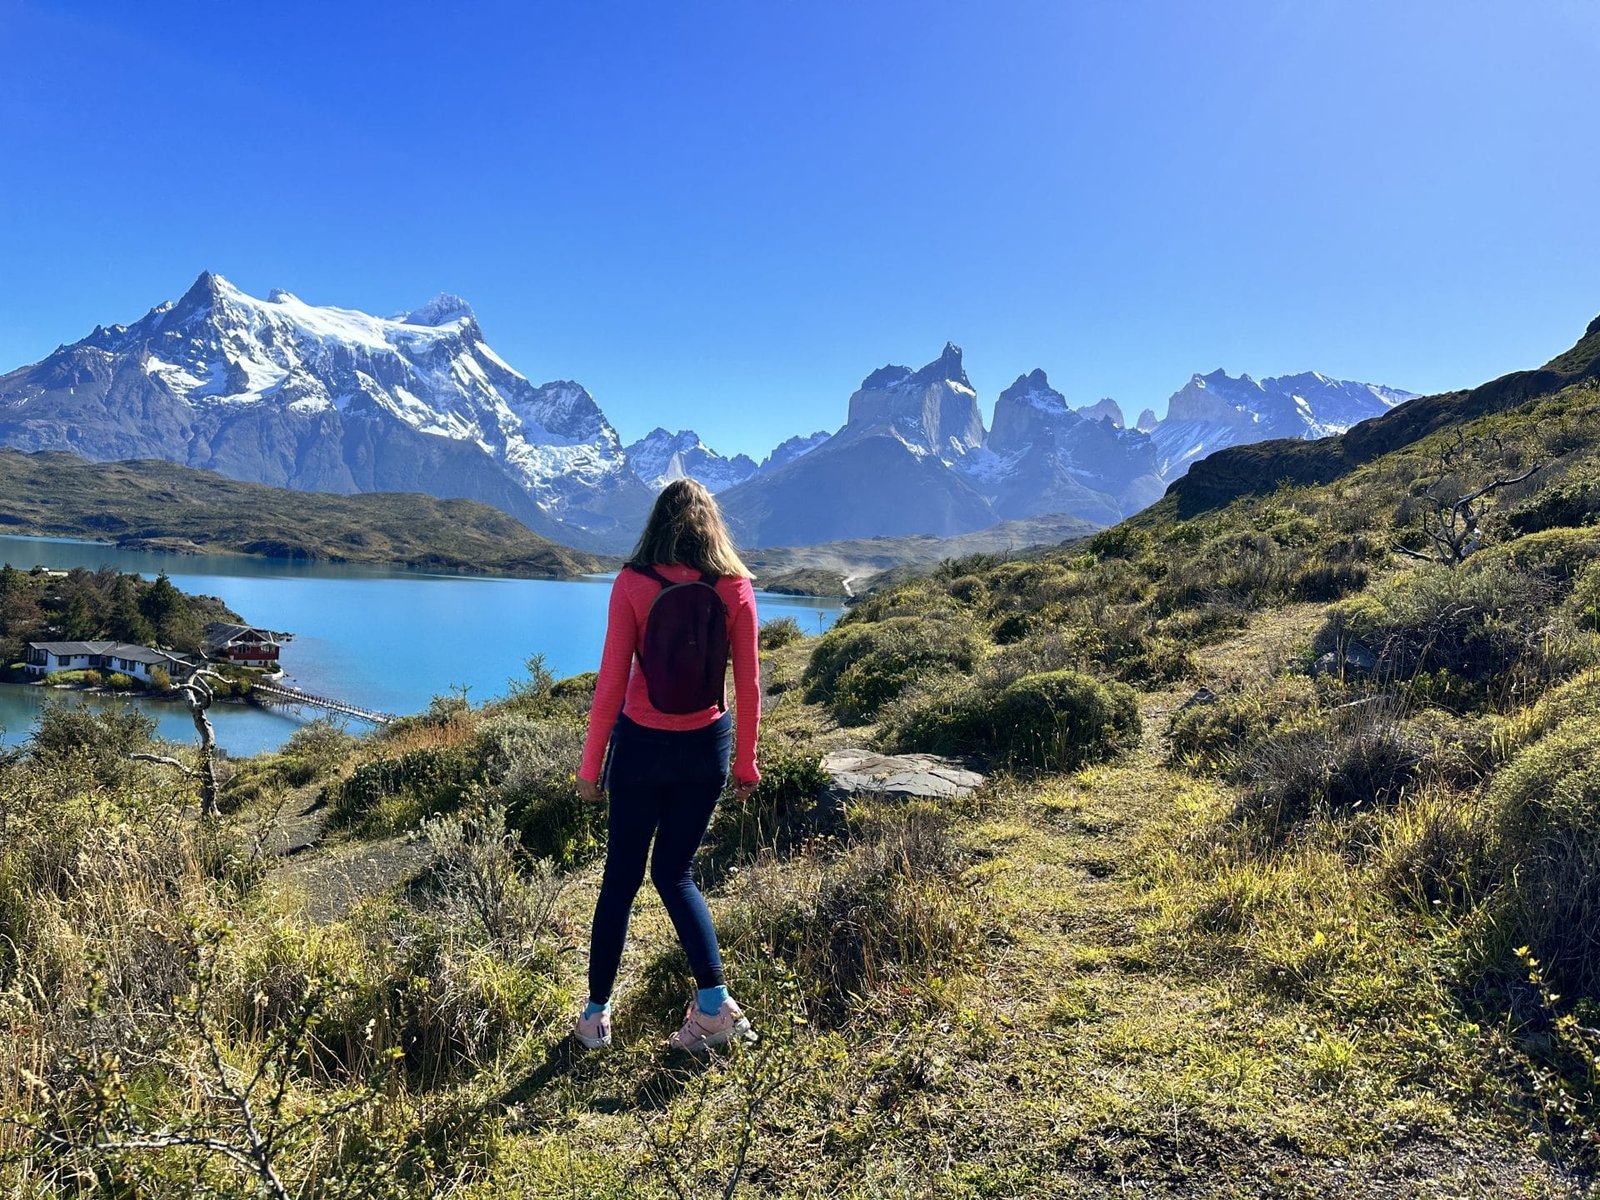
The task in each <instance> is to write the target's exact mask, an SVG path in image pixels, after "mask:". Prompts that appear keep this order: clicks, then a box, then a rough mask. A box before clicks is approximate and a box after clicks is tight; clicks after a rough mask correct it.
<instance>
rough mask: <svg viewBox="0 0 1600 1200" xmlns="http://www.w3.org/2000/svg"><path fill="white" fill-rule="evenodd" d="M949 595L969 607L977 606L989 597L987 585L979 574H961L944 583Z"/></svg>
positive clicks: (985, 601)
mask: <svg viewBox="0 0 1600 1200" xmlns="http://www.w3.org/2000/svg"><path fill="white" fill-rule="evenodd" d="M945 591H947V592H949V593H950V595H951V597H952V598H954V599H956V600H959V601H961V603H962V604H965V605H967V606H968V607H969V608H978V607H981V606H982V605H983V604H985V603H987V601H988V599H989V585H988V584H987V583H985V582H984V580H983V577H982V576H981V575H962V576H960V577H959V578H956V579H952V580H951V581H950V582H949V583H947V584H946V585H945Z"/></svg>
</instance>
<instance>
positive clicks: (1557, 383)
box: [1167, 317, 1600, 517]
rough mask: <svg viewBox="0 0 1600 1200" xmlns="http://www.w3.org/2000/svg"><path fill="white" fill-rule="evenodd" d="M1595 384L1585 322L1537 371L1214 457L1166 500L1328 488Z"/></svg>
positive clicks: (1599, 361) (1591, 340) (1599, 338)
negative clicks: (1324, 431) (1419, 445)
mask: <svg viewBox="0 0 1600 1200" xmlns="http://www.w3.org/2000/svg"><path fill="white" fill-rule="evenodd" d="M1596 379H1600V317H1596V318H1595V319H1594V320H1593V321H1591V322H1590V323H1589V327H1588V329H1587V330H1585V332H1584V336H1583V337H1582V338H1581V339H1580V340H1579V341H1578V343H1577V344H1576V345H1574V346H1573V347H1572V348H1571V349H1570V350H1568V351H1566V352H1565V353H1563V354H1558V355H1557V356H1556V357H1555V358H1553V359H1551V360H1550V361H1549V362H1548V363H1546V364H1545V365H1544V366H1543V367H1540V368H1539V369H1538V370H1536V371H1513V372H1512V373H1511V374H1510V375H1504V376H1501V377H1500V378H1499V379H1496V380H1493V381H1491V382H1489V383H1486V384H1484V385H1483V386H1482V387H1477V388H1473V389H1472V390H1471V391H1466V392H1447V393H1444V394H1443V395H1438V396H1420V397H1418V398H1417V399H1415V400H1410V401H1407V402H1406V403H1405V404H1402V405H1401V406H1400V407H1399V408H1396V409H1394V410H1392V411H1391V412H1388V413H1385V414H1384V415H1383V416H1381V417H1374V418H1373V419H1372V420H1370V421H1363V422H1362V423H1361V424H1359V425H1357V426H1356V427H1355V428H1354V429H1352V430H1350V432H1349V433H1347V434H1344V435H1343V436H1341V437H1335V438H1326V439H1323V440H1321V441H1316V442H1300V441H1273V442H1256V443H1254V444H1253V445H1249V446H1236V447H1233V448H1231V449H1228V450H1222V451H1219V452H1218V453H1216V454H1213V455H1211V456H1209V457H1208V458H1205V459H1202V460H1201V461H1200V462H1198V463H1196V464H1195V465H1194V466H1193V467H1192V468H1191V469H1190V470H1189V473H1188V474H1187V475H1185V476H1184V477H1183V478H1181V479H1179V480H1177V481H1175V482H1174V483H1173V485H1172V487H1171V489H1170V490H1169V492H1168V496H1167V502H1168V504H1169V505H1170V506H1171V507H1172V508H1173V509H1175V510H1176V513H1177V515H1179V516H1183V517H1187V516H1193V515H1194V514H1196V513H1199V512H1204V511H1206V510H1207V509H1211V508H1215V507H1217V506H1219V505H1222V504H1226V503H1227V502H1228V501H1230V500H1233V499H1236V498H1238V497H1240V496H1246V495H1260V494H1262V493H1263V492H1267V491H1271V490H1272V489H1273V488H1275V487H1276V486H1278V485H1279V484H1280V483H1295V484H1316V483H1327V482H1330V481H1331V480H1334V479H1337V478H1339V477H1340V476H1342V475H1345V474H1348V473H1349V472H1350V471H1352V470H1354V469H1355V468H1356V467H1358V466H1360V465H1361V464H1363V463H1367V462H1371V461H1372V460H1373V459H1375V458H1377V457H1378V456H1379V455H1383V454H1388V453H1391V452H1393V451H1395V450H1399V449H1401V448H1402V447H1404V446H1409V445H1411V444H1412V443H1413V442H1415V441H1417V440H1418V439H1419V438H1422V437H1425V436H1426V435H1428V434H1429V433H1432V432H1434V431H1436V430H1441V429H1451V428H1457V427H1459V426H1461V425H1463V424H1464V423H1466V422H1468V421H1472V420H1475V419H1477V418H1478V417H1482V416H1487V415H1489V414H1492V413H1497V412H1504V411H1506V410H1508V409H1511V408H1515V407H1516V406H1518V405H1520V404H1523V403H1525V402H1526V401H1528V400H1530V399H1533V398H1535V397H1538V396H1547V395H1550V394H1551V393H1553V392H1557V391H1560V390H1561V389H1562V388H1563V387H1566V386H1568V385H1571V384H1578V383H1582V382H1585V381H1588V382H1593V381H1595V380H1596Z"/></svg>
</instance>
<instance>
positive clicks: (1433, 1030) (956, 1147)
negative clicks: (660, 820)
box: [0, 347, 1600, 1200]
mask: <svg viewBox="0 0 1600 1200" xmlns="http://www.w3.org/2000/svg"><path fill="white" fill-rule="evenodd" d="M1580 348H1581V347H1580ZM1580 357H1581V355H1580ZM1588 369H1589V368H1588V367H1582V368H1581V369H1580V370H1579V371H1577V372H1573V371H1558V372H1553V373H1552V374H1551V376H1550V377H1549V378H1548V379H1547V383H1548V390H1546V391H1542V392H1539V393H1538V394H1529V395H1525V396H1523V397H1521V398H1520V399H1519V400H1518V402H1516V403H1510V404H1505V405H1501V406H1498V407H1493V406H1491V408H1492V411H1490V410H1486V411H1482V412H1477V413H1474V414H1471V415H1470V416H1467V417H1466V418H1465V419H1462V420H1455V421H1449V422H1442V423H1440V424H1439V425H1437V426H1436V427H1433V428H1430V429H1429V430H1427V431H1425V432H1423V433H1422V434H1421V435H1420V436H1418V437H1415V438H1409V439H1408V440H1405V441H1404V442H1403V444H1400V445H1398V446H1396V447H1393V448H1391V449H1389V450H1388V451H1387V452H1385V453H1382V454H1378V455H1374V456H1372V457H1370V458H1367V459H1365V460H1364V461H1360V462H1356V461H1354V459H1355V458H1356V457H1359V456H1347V457H1346V458H1345V459H1344V460H1343V463H1342V465H1341V466H1340V468H1339V470H1338V471H1336V472H1334V473H1333V474H1332V475H1331V476H1330V477H1329V478H1326V479H1323V480H1321V481H1320V482H1318V483H1316V484H1299V485H1292V486H1285V487H1276V488H1271V487H1257V488H1255V489H1254V494H1251V495H1247V496H1239V497H1235V498H1234V499H1233V500H1232V501H1231V502H1230V503H1229V504H1227V506H1226V507H1222V508H1216V509H1209V510H1200V509H1190V508H1180V505H1179V499H1180V498H1178V497H1171V498H1169V499H1168V500H1167V501H1163V502H1162V504H1161V505H1158V506H1157V508H1156V509H1155V510H1153V511H1151V512H1148V513H1146V514H1141V516H1140V517H1138V518H1136V519H1135V520H1133V521H1130V522H1125V523H1123V524H1122V525H1119V526H1116V527H1114V528H1112V529H1109V530H1106V531H1103V532H1101V533H1099V534H1097V535H1095V536H1094V537H1093V538H1091V539H1089V540H1088V541H1087V542H1084V543H1080V544H1077V545H1074V546H1071V547H1067V548H1063V549H1061V550H1057V551H1053V552H1051V553H1048V554H1045V555H1042V556H1039V557H1037V558H1033V559H1029V560H1026V561H1003V560H1001V559H999V558H990V557H983V556H979V557H972V558H967V559H963V560H958V561H952V562H948V563H945V564H943V565H942V566H941V567H940V569H939V570H937V571H936V572H934V573H933V574H931V575H929V576H927V577H924V578H920V579H917V580H913V581H910V582H907V583H905V584H903V585H900V586H897V587H894V588H892V589H888V590H885V591H882V592H879V593H877V594H874V595H873V596H871V597H869V598H867V599H866V600H864V601H863V602H861V603H860V604H858V605H856V606H855V607H854V608H853V609H852V610H851V611H850V612H849V613H848V614H847V616H846V617H845V619H844V620H842V621H841V622H840V624H839V625H838V627H837V628H836V629H834V630H832V631H830V632H829V633H828V634H826V635H825V636H823V637H821V638H819V639H818V638H804V637H795V636H794V633H795V631H794V630H793V629H787V628H781V627H780V628H775V629H774V630H773V631H772V632H771V633H769V634H768V635H766V636H765V637H764V639H763V642H764V655H765V665H764V676H765V680H766V684H767V690H768V693H769V700H768V703H769V706H770V707H769V713H768V718H767V721H766V723H765V724H764V733H763V746H762V754H761V758H762V763H763V770H764V772H765V775H766V778H765V781H764V783H763V785H762V788H761V790H760V791H759V792H758V793H757V795H756V796H755V797H754V798H753V800H752V801H751V803H750V804H749V805H748V806H747V807H745V808H743V809H740V808H735V807H734V806H733V805H731V804H724V806H723V807H722V808H721V809H719V812H718V814H717V818H716V820H715V822H714V824H713V828H712V831H711V834H710V837H709V839H708V842H707V846H706V848H705V850H704V852H703V854H702V859H701V863H700V872H701V876H702V878H703V880H704V882H705V884H706V886H707V888H708V889H709V891H710V894H711V899H712V906H713V910H714V912H715V914H716V917H717V920H718V926H719V930H720V933H721V936H722V939H723V944H724V950H725V956H726V959H727V962H728V967H729V974H730V981H731V983H732V986H733V989H734V992H735V994H736V995H737V996H738V997H739V998H740V999H741V1000H742V1001H743V1002H744V1004H745V1005H746V1007H747V1009H748V1010H749V1011H750V1012H751V1013H752V1014H753V1016H754V1018H755V1020H756V1022H757V1024H758V1028H759V1029H760V1031H761V1033H762V1035H763V1036H762V1041H761V1042H760V1043H759V1044H758V1045H757V1046H755V1047H750V1048H746V1049H744V1050H742V1051H741V1052H738V1053H734V1054H730V1055H727V1056H725V1057H718V1058H715V1059H713V1060H712V1061H710V1062H708V1063H703V1064H702V1063H693V1062H690V1061H689V1060H687V1059H682V1058H676V1057H674V1056H673V1055H672V1054H671V1053H669V1052H668V1051H667V1050H666V1049H665V1048H664V1047H663V1045H662V1043H663V1041H664V1038H665V1036H666V1034H667V1032H668V1031H669V1030H670V1029H671V1028H672V1027H673V1026H674V1024H675V1022H676V1020H677V1018H678V1016H679V1014H680V1013H681V1006H682V1004H683V1002H684V1000H685V999H686V998H687V996H688V994H689V992H688V988H689V980H688V976H687V968H686V964H685V962H684V961H683V958H682V955H681V953H680V952H679V951H678V950H677V949H676V946H675V943H674V941H673V939H672V935H671V931H670V927H669V926H668V923H667V921H666V918H665V914H664V911H663V910H662V909H661V907H660V905H659V904H658V903H656V902H655V900H654V898H653V897H651V896H649V895H648V894H642V895H641V903H640V906H639V909H638V911H637V913H636V917H635V921H634V926H633V936H632V939H631V941H630V946H629V951H628V957H627V959H626V960H625V963H624V969H623V975H622V982H621V987H620V990H619V993H618V1008H617V1032H618V1038H619V1041H620V1042H621V1043H622V1044H621V1045H620V1046H619V1047H618V1048H617V1049H616V1050H614V1051H613V1052H611V1053H608V1054H600V1055H587V1054H582V1053H580V1052H578V1051H575V1050H574V1049H573V1047H572V1043H571V1042H570V1041H567V1040H565V1038H564V1034H565V1032H566V1029H567V1028H568V1024H569V1022H570V1019H571V1016H572V1013H573V1012H574V1010H575V1006H576V1004H577V1003H578V1002H579V1000H580V998H581V995H582V991H583V967H584V962H583V951H584V947H585V945H586V938H587V921H588V917H589V912H590V910H591V906H592V904H593V900H594V895H595V889H596V887H597V884H598V866H597V859H598V855H599V851H600V845H601V838H602V837H603V814H601V813H599V812H597V811H595V810H589V809H585V808H583V807H582V806H581V805H580V804H579V803H578V802H577V800H576V799H575V797H574V796H573V786H572V769H573V764H574V763H575V762H576V759H577V750H578V745H579V740H580V737H581V733H582V728H583V720H584V713H585V710H586V706H587V700H588V689H589V687H590V686H591V684H592V677H580V678H578V679H574V680H566V681H560V682H557V681H555V680H552V679H551V678H550V677H549V676H548V675H547V674H546V673H544V671H543V670H542V666H541V664H540V663H539V662H537V661H534V662H533V663H531V664H530V670H529V672H528V675H527V679H526V681H525V682H524V683H523V684H522V685H521V686H520V687H519V688H518V689H516V691H515V692H514V694H513V695H512V696H510V697H508V698H507V699H506V700H504V701H502V702H498V703H496V704H494V705H491V706H488V707H486V708H471V707H469V706H468V705H466V704H465V703H464V702H463V701H460V700H457V699H453V698H441V699H440V700H438V701H436V702H435V703H434V705H433V706H432V708H431V709H430V711H428V712H427V713H424V714H420V715H418V716H416V717H414V718H409V719H407V720H404V721H401V722H398V723H397V724H395V725H392V726H390V727H388V728H387V729H385V730H384V731H383V732H382V733H380V734H378V735H374V736H372V737H369V738H366V739H364V740H360V741H357V740H355V739H352V738H349V737H348V736H347V735H345V734H343V733H342V732H340V731H339V730H336V729H333V728H331V727H327V726H311V727H308V729H307V730H306V731H304V732H303V733H302V734H301V735H300V736H298V737H297V738H296V739H295V740H294V741H293V742H292V743H291V744H290V745H289V746H288V747H286V748H285V750H284V751H283V752H282V753H280V754H276V755H269V756H263V757H261V758H258V759H255V760H252V761H250V762H248V763H244V764H238V765H237V767H236V771H235V773H234V775H233V777H232V779H231V781H230V782H229V784H228V785H227V788H226V789H225V790H226V798H227V805H226V806H227V807H228V808H229V809H230V810H231V812H230V815H228V816H227V817H225V818H223V819H221V820H220V821H218V822H214V823H202V822H197V821H196V820H195V819H194V818H193V816H192V813H193V809H194V800H193V797H192V794H191V789H190V788H189V787H188V786H187V785H185V784H182V783H181V782H180V783H174V782H173V778H172V775H171V773H170V772H165V773H156V772H157V768H155V767H153V766H149V765H147V764H144V763H141V762H132V761H130V760H129V757H128V754H129V753H130V752H131V751H133V750H134V749H136V748H137V747H138V746H140V745H142V740H141V739H145V738H147V737H148V731H147V730H141V729H140V728H134V727H129V726H127V725H126V724H124V725H123V726H117V727H111V726H109V725H108V726H107V728H106V729H104V730H102V731H100V732H99V733H94V732H93V731H88V732H86V731H85V729H84V726H83V723H82V720H81V719H76V718H75V719H72V720H68V719H67V718H66V717H65V716H63V715H60V714H53V715H51V716H48V717H47V718H46V726H45V728H44V729H42V730H41V735H40V736H39V737H37V738H36V739H35V741H34V743H33V744H32V745H31V746H30V747H29V748H28V749H26V750H25V751H24V752H21V753H19V754H17V755H16V756H14V757H13V759H12V760H10V761H9V762H7V763H6V764H5V766H4V767H3V772H4V773H3V775H0V798H3V800H0V821H3V822H4V837H3V839H0V935H3V936H0V989H3V991H0V1026H3V1028H0V1113H4V1114H7V1115H8V1116H9V1117H10V1118H11V1120H10V1123H8V1124H6V1125H0V1182H3V1183H4V1185H5V1186H6V1187H7V1188H9V1189H10V1190H11V1191H13V1192H16V1193H19V1194H25V1195H32V1196H64V1195H78V1194H88V1193H91V1192H93V1193H97V1194H98V1193H109V1194H120V1195H129V1196H134V1195H137V1196H141V1197H143V1196H188V1195H196V1194H216V1195H229V1196H232V1195H248V1194H259V1193H264V1194H268V1195H276V1196H302V1195H304V1196H310V1195H372V1196H379V1195H382V1196H391V1195H392V1196H422V1195H446V1194H448V1195H454V1196H478V1197H490V1196H524V1195H526V1196H571V1195H581V1196H612V1197H622V1196H676V1197H688V1196H696V1197H702V1196H728V1195H734V1194H738V1195H765V1196H778V1197H813V1196H819V1197H820V1196H829V1197H832V1196H840V1197H863V1198H864V1197H881V1196H918V1197H921V1196H928V1197H946V1196H949V1197H957V1196H960V1197H967V1196H1007V1197H1012V1196H1029V1197H1032V1196H1061V1197H1072V1196H1105V1197H1112V1196H1124V1195H1130V1194H1139V1195H1147V1196H1174V1197H1176V1196H1202V1197H1237V1198H1241V1200H1242V1198H1244V1197H1257V1196H1278V1197H1312V1196H1330V1195H1336V1196H1350V1197H1372V1198H1377V1197H1385V1198H1388V1197H1438V1198H1444V1197H1463V1196H1466V1197H1506V1196H1525V1197H1567V1196H1579V1195H1584V1194H1588V1193H1589V1192H1591V1191H1592V1187H1591V1181H1592V1180H1593V1178H1594V1174H1593V1173H1594V1170H1595V1167H1596V1152H1597V1146H1600V1111H1597V1104H1596V1076H1595V1071H1596V1066H1595V1064H1596V1061H1597V1052H1600V1035H1597V1034H1596V1033H1595V1032H1594V1027H1595V1026H1596V1025H1597V1024H1600V1022H1597V1021H1596V1013H1597V1012H1600V950H1597V948H1596V944H1595V941H1594V938H1593V930H1594V929H1595V928H1596V927H1597V921H1600V883H1597V880H1600V773H1597V768H1596V765H1595V764H1596V763H1597V762H1600V741H1597V735H1596V733H1595V730H1596V728H1597V727H1600V720H1597V719H1600V388H1597V387H1596V385H1595V383H1594V382H1593V381H1591V380H1589V379H1586V378H1584V377H1583V372H1584V371H1586V370H1588ZM1575 375H1576V377H1574V376H1575ZM1414 403H1422V401H1417V402H1414ZM1384 419H1385V420H1387V419H1388V418H1384ZM1362 428H1363V429H1365V428H1366V427H1362ZM1363 436H1367V435H1363ZM1534 468H1537V469H1536V470H1535V469H1534ZM1530 472H1531V473H1530ZM1511 480H1520V482H1509V481H1511ZM1500 481H1507V482H1500ZM1474 493H1479V495H1478V498H1477V499H1476V500H1473V501H1470V502H1467V503H1466V505H1465V507H1463V505H1462V503H1461V498H1462V497H1466V496H1471V495H1473V494H1474ZM107 720H109V718H108V719H107ZM844 745H867V746H876V747H879V748H883V749H906V750H932V751H936V752H957V753H963V754H970V755H974V756H977V757H981V758H982V760H983V761H984V762H985V763H986V764H987V766H988V768H989V769H990V770H991V771H992V772H993V778H992V779H991V781H990V783H988V784H987V785H986V786H985V787H983V788H981V789H980V790H979V791H978V792H976V793H974V794H973V795H972V796H970V797H968V798H966V799H963V800H961V801H956V802H949V803H945V804H940V805H933V804H891V803H887V802H881V801H865V802H858V803H852V804H850V805H848V806H846V807H845V808H843V809H842V810H839V809H837V808H834V807H831V806H830V805H828V804H820V805H819V804H816V803H814V798H815V796H816V794H817V789H818V787H819V785H820V783H821V782H822V780H821V777H820V775H819V771H818V759H819V757H820V755H821V753H822V752H823V751H825V750H826V749H829V748H832V747H838V746H844ZM304 822H316V823H318V829H319V832H317V833H315V834H314V835H310V836H302V835H301V834H300V833H298V832H295V831H297V830H300V829H301V826H302V824H303V823H304ZM286 828H289V832H290V834H292V835H293V836H289V835H288V834H286V833H285V830H286ZM290 843H292V844H293V845H294V846H298V847H301V849H300V850H299V851H298V852H296V853H294V854H292V855H288V856H282V857H280V855H279V854H278V852H277V851H278V849H279V848H281V847H283V846H285V845H288V844H290Z"/></svg>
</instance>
